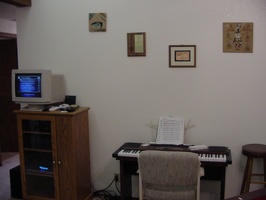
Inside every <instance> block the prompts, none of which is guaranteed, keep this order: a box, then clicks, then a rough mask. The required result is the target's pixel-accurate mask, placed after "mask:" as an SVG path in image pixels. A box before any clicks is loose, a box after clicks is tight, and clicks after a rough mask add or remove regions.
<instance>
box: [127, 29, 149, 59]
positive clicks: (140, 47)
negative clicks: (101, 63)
mask: <svg viewBox="0 0 266 200" xmlns="http://www.w3.org/2000/svg"><path fill="white" fill-rule="evenodd" d="M127 56H129V57H130V56H146V33H145V32H137V33H127Z"/></svg>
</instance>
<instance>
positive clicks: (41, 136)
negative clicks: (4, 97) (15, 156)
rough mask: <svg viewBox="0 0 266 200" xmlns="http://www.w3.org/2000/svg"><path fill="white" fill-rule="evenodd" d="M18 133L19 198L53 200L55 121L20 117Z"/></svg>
mask: <svg viewBox="0 0 266 200" xmlns="http://www.w3.org/2000/svg"><path fill="white" fill-rule="evenodd" d="M18 132H19V133H18V134H19V147H20V163H21V175H22V176H21V178H22V184H23V185H24V187H23V197H24V198H26V199H35V198H36V199H49V200H50V199H57V198H56V196H55V195H56V189H57V188H56V186H57V184H56V180H57V177H56V174H57V173H56V172H57V165H55V163H56V160H57V158H56V153H55V152H56V147H55V145H56V143H55V142H53V141H54V140H55V138H56V129H55V117H53V116H38V117H36V116H31V115H29V116H27V115H20V116H18Z"/></svg>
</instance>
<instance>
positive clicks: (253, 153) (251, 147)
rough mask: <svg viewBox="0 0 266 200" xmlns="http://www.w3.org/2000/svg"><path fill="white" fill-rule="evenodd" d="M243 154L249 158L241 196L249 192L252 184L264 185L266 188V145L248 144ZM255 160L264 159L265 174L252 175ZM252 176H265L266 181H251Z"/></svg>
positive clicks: (244, 147)
mask: <svg viewBox="0 0 266 200" xmlns="http://www.w3.org/2000/svg"><path fill="white" fill-rule="evenodd" d="M242 154H243V155H245V156H247V163H246V168H245V174H244V178H243V182H242V187H241V194H243V193H246V192H249V186H250V184H251V183H255V184H264V187H266V145H263V144H247V145H244V146H243V147H242ZM253 158H262V159H263V168H264V174H252V166H253ZM251 176H264V181H255V180H251Z"/></svg>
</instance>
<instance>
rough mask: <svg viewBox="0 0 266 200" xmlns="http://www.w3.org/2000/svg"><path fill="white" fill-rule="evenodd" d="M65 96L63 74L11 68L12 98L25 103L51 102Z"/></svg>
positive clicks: (61, 100) (55, 101)
mask: <svg viewBox="0 0 266 200" xmlns="http://www.w3.org/2000/svg"><path fill="white" fill-rule="evenodd" d="M64 98H65V91H64V80H63V75H55V74H52V72H51V70H26V69H25V70H23V69H17V70H12V100H13V101H14V102H17V103H26V104H29V105H30V104H39V105H45V104H53V103H57V102H63V101H64Z"/></svg>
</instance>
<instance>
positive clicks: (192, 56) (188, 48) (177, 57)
mask: <svg viewBox="0 0 266 200" xmlns="http://www.w3.org/2000/svg"><path fill="white" fill-rule="evenodd" d="M169 67H170V68H175V67H180V68H182V67H196V45H169Z"/></svg>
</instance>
